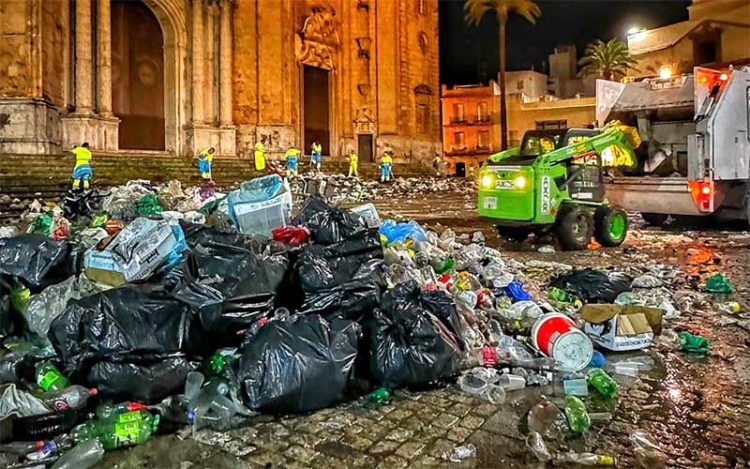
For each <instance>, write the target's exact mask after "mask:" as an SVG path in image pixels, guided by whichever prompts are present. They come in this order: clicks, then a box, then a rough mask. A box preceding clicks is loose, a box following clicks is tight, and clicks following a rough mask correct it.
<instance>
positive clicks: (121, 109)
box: [0, 0, 440, 161]
mask: <svg viewBox="0 0 750 469" xmlns="http://www.w3.org/2000/svg"><path fill="white" fill-rule="evenodd" d="M437 15H438V7H437V0H379V1H377V2H376V1H375V0H5V1H2V2H0V153H21V154H40V153H41V154H55V153H59V152H60V151H63V150H68V149H70V148H71V147H73V146H74V145H77V144H80V142H82V141H88V142H89V143H90V144H91V146H92V148H93V149H94V151H100V152H118V153H122V154H124V155H128V154H134V153H137V154H139V155H144V154H145V155H148V154H151V153H153V154H155V155H194V154H195V153H196V152H197V151H198V150H199V149H200V148H204V147H207V146H214V147H216V148H217V151H218V153H219V155H226V156H240V157H249V156H250V155H252V148H253V146H254V145H255V143H256V142H258V141H261V142H263V143H264V144H265V146H266V149H267V151H268V152H270V153H271V155H272V156H273V155H279V154H282V153H283V152H284V151H285V150H286V149H287V148H288V147H290V146H297V147H300V148H302V149H304V151H305V152H308V151H309V147H310V145H311V144H312V142H313V141H316V140H317V141H319V142H320V143H321V144H322V145H323V152H324V154H326V155H335V156H338V155H342V154H344V153H345V152H347V151H349V150H350V149H356V150H358V151H359V154H360V158H361V160H362V161H374V160H375V158H376V156H377V155H378V154H379V153H380V152H381V151H383V150H384V149H388V148H390V149H393V150H394V154H395V158H396V159H397V160H401V161H418V160H423V161H429V159H430V158H431V157H432V155H433V154H434V152H435V151H436V150H438V149H439V148H440V109H439V96H438V92H439V79H438V70H439V69H438V41H437V35H438V34H437V33H438V21H437Z"/></svg>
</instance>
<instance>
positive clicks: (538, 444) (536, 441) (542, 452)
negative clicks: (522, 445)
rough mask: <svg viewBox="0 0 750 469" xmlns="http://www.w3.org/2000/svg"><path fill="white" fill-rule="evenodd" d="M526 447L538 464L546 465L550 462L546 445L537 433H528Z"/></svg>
mask: <svg viewBox="0 0 750 469" xmlns="http://www.w3.org/2000/svg"><path fill="white" fill-rule="evenodd" d="M526 447H527V448H529V451H531V454H533V455H534V456H536V458H537V459H538V460H539V462H544V463H546V462H549V461H551V460H552V455H551V454H550V452H549V449H547V444H546V443H545V442H544V439H543V438H542V435H540V434H539V433H538V432H529V434H528V435H527V436H526Z"/></svg>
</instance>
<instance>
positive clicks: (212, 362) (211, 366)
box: [203, 352, 227, 376]
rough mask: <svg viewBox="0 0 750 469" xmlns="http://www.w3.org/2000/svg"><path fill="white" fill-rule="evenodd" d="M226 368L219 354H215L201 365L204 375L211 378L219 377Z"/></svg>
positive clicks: (225, 362)
mask: <svg viewBox="0 0 750 469" xmlns="http://www.w3.org/2000/svg"><path fill="white" fill-rule="evenodd" d="M226 367H227V360H226V358H224V356H223V355H222V354H221V353H219V352H215V353H214V354H213V355H211V356H210V357H208V359H206V361H205V362H204V363H203V369H204V370H205V372H206V374H208V375H213V376H217V375H220V374H221V373H222V372H223V371H224V369H225V368H226Z"/></svg>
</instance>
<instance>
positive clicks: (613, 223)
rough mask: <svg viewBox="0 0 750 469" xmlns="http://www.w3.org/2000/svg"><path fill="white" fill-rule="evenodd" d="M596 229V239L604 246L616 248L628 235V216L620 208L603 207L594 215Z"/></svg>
mask: <svg viewBox="0 0 750 469" xmlns="http://www.w3.org/2000/svg"><path fill="white" fill-rule="evenodd" d="M594 219H595V221H596V229H595V230H594V237H595V238H596V240H597V241H599V243H601V244H602V246H607V247H616V246H619V245H620V244H622V242H623V241H625V237H626V236H627V235H628V215H627V213H625V211H624V210H623V209H621V208H618V207H608V206H602V207H599V208H598V209H596V214H594Z"/></svg>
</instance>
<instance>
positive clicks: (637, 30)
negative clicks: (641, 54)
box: [628, 26, 646, 41]
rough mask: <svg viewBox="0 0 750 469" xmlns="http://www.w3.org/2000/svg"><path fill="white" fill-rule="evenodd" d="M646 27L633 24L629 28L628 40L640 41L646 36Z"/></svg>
mask: <svg viewBox="0 0 750 469" xmlns="http://www.w3.org/2000/svg"><path fill="white" fill-rule="evenodd" d="M645 32H646V28H643V27H641V26H631V27H630V29H628V40H634V41H638V40H640V39H641V38H643V36H645Z"/></svg>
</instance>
